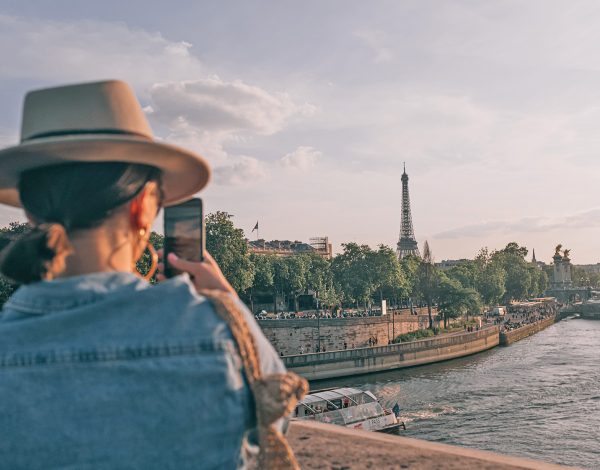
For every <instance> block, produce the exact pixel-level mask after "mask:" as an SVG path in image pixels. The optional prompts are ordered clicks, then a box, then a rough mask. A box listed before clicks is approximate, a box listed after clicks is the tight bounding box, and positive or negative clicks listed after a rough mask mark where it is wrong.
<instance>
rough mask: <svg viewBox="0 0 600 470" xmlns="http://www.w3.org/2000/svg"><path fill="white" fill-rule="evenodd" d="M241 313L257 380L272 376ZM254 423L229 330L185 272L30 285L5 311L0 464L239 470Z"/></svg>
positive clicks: (265, 347) (269, 353)
mask: <svg viewBox="0 0 600 470" xmlns="http://www.w3.org/2000/svg"><path fill="white" fill-rule="evenodd" d="M240 306H241V307H242V308H243V309H244V311H245V312H246V313H247V315H248V322H249V324H250V327H251V329H252V331H253V333H254V335H255V338H256V344H257V347H258V350H259V355H260V360H261V367H262V370H263V372H265V373H269V372H281V371H283V370H284V367H283V365H282V363H281V361H280V359H279V357H278V356H277V354H276V352H275V351H274V349H273V348H272V346H271V345H270V344H269V342H268V341H267V340H266V339H265V337H264V336H263V334H262V332H261V331H260V328H259V327H258V325H257V324H256V322H255V321H254V318H252V315H251V314H250V312H249V311H248V310H247V309H246V307H245V306H243V304H242V303H241V302H240ZM254 419H255V418H254V412H253V401H252V396H251V394H250V392H249V389H248V386H247V383H246V381H245V378H244V376H243V373H242V370H241V361H240V357H239V355H238V353H237V349H236V346H235V343H234V341H233V338H232V336H231V333H230V331H229V328H228V327H227V325H226V324H225V323H224V322H223V321H222V320H221V319H220V318H219V317H218V316H217V314H216V313H215V311H214V309H213V308H212V305H211V304H210V303H209V302H208V301H207V300H206V299H205V298H204V297H202V296H199V295H198V294H197V293H196V291H195V289H194V287H193V285H192V284H191V282H190V280H189V278H188V277H187V276H185V275H184V276H178V277H176V278H174V279H171V280H169V281H166V282H163V283H161V284H159V285H157V286H150V285H149V284H148V283H147V282H145V281H143V280H141V279H139V278H138V277H136V276H135V275H133V274H129V273H97V274H90V275H85V276H77V277H71V278H65V279H58V280H54V281H50V282H39V283H35V284H30V285H28V286H24V287H21V288H20V289H19V290H18V291H17V292H16V293H15V294H14V295H13V296H12V298H11V299H10V300H9V301H8V302H7V303H6V305H5V306H4V309H3V312H2V316H1V317H0V429H1V430H2V432H1V433H0V468H10V469H28V470H31V469H37V468H44V469H46V468H68V469H92V468H93V469H121V468H123V469H125V468H131V469H137V468H140V469H153V468H156V469H169V468H174V469H186V468H194V469H198V468H207V469H208V468H211V469H212V468H215V469H217V468H218V469H228V468H240V467H243V466H244V465H243V460H242V458H241V456H242V452H241V448H242V444H243V440H244V438H245V436H247V435H248V432H249V431H250V430H251V429H252V428H253V427H254V425H255V422H254Z"/></svg>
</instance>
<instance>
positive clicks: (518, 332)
mask: <svg viewBox="0 0 600 470" xmlns="http://www.w3.org/2000/svg"><path fill="white" fill-rule="evenodd" d="M556 318H557V317H556V316H554V317H549V318H546V319H544V320H541V321H539V322H536V323H532V324H531V325H525V326H522V327H521V328H517V329H515V330H511V331H503V332H501V333H500V346H508V345H509V344H512V343H515V342H517V341H520V340H522V339H524V338H527V337H528V336H531V335H534V334H536V333H537V332H539V331H542V330H544V329H546V328H548V327H549V326H550V325H552V324H554V323H555V322H556Z"/></svg>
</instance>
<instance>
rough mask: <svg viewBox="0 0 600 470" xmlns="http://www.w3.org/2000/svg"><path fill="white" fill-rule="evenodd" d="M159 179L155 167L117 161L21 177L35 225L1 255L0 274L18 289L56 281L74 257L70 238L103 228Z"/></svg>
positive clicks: (42, 170) (59, 167)
mask: <svg viewBox="0 0 600 470" xmlns="http://www.w3.org/2000/svg"><path fill="white" fill-rule="evenodd" d="M160 176H161V173H160V170H158V169H157V168H154V167H151V166H147V165H138V164H131V163H121V162H93V163H67V164H62V165H54V166H48V167H42V168H36V169H33V170H29V171H26V172H24V173H23V174H22V175H21V178H20V180H19V187H18V189H19V196H20V198H21V204H22V205H23V208H24V209H25V210H26V211H27V213H28V214H29V215H30V217H31V218H32V219H33V221H34V222H35V226H34V227H33V228H32V230H31V231H30V232H28V233H26V234H24V235H22V236H21V237H20V238H18V239H17V240H15V241H13V242H12V243H11V244H10V245H9V246H7V247H6V248H5V249H4V250H3V251H2V255H1V259H0V271H1V272H2V274H3V275H4V276H6V277H8V278H9V279H11V280H13V281H14V282H17V283H20V284H28V283H30V282H35V281H39V280H42V279H45V278H53V277H55V276H56V275H57V274H60V272H62V271H63V270H64V267H65V266H64V264H65V263H64V259H65V258H66V257H67V256H68V255H69V254H70V253H72V247H71V245H70V243H69V239H68V233H71V232H73V231H76V230H80V229H89V228H94V227H97V226H99V225H101V224H102V222H103V221H105V220H106V219H107V218H109V217H110V216H111V215H112V214H113V213H114V212H115V210H117V209H118V208H119V207H121V206H123V204H125V203H127V202H128V201H130V200H131V199H133V198H134V197H135V196H137V195H138V194H139V193H140V191H141V190H142V189H143V188H144V186H145V185H146V183H147V182H149V181H157V182H160Z"/></svg>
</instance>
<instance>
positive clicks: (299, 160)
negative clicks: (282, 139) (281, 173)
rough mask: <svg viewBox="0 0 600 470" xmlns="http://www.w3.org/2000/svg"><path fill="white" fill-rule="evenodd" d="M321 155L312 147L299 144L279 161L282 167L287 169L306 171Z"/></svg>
mask: <svg viewBox="0 0 600 470" xmlns="http://www.w3.org/2000/svg"><path fill="white" fill-rule="evenodd" d="M322 156H323V154H322V153H321V152H319V151H318V150H316V149H314V148H313V147H308V146H300V147H298V148H297V149H296V150H294V151H293V152H291V153H288V154H286V155H284V156H283V157H281V160H280V161H279V162H280V164H281V166H282V167H283V168H286V169H288V170H295V171H302V172H306V171H308V170H310V169H311V168H313V167H314V166H315V165H316V163H317V161H318V160H319V159H320V158H321V157H322Z"/></svg>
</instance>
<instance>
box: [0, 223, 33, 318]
mask: <svg viewBox="0 0 600 470" xmlns="http://www.w3.org/2000/svg"><path fill="white" fill-rule="evenodd" d="M30 229H31V226H30V225H29V224H27V223H22V222H10V223H9V224H8V227H2V228H0V250H2V249H4V248H6V247H7V246H8V244H9V243H10V242H11V241H13V240H15V239H17V238H18V237H20V236H21V235H23V234H24V233H26V232H28V231H29V230H30ZM18 287H19V286H18V285H16V284H13V283H12V282H10V281H9V280H8V279H6V278H5V277H4V276H0V307H2V305H4V303H5V302H6V301H7V300H8V298H9V297H10V296H11V295H12V294H13V292H14V291H15V290H16V289H17V288H18Z"/></svg>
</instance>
